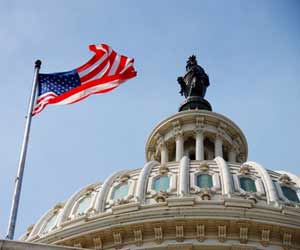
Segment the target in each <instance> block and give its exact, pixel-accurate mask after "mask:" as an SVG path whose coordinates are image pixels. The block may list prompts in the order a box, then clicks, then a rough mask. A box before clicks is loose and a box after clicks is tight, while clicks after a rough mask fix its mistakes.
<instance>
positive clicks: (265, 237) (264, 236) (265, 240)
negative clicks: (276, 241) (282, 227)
mask: <svg viewBox="0 0 300 250" xmlns="http://www.w3.org/2000/svg"><path fill="white" fill-rule="evenodd" d="M270 234H271V230H270V229H266V228H264V229H263V230H262V231H261V244H262V245H263V246H264V247H267V246H268V245H269V243H270Z"/></svg>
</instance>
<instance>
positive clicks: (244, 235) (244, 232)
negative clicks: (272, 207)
mask: <svg viewBox="0 0 300 250" xmlns="http://www.w3.org/2000/svg"><path fill="white" fill-rule="evenodd" d="M247 241H248V227H240V242H241V243H247Z"/></svg>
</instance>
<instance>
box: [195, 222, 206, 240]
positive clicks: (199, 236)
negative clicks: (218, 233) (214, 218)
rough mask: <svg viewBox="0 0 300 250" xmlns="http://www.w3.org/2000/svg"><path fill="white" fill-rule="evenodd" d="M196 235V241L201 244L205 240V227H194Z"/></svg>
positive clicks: (202, 225) (201, 225)
mask: <svg viewBox="0 0 300 250" xmlns="http://www.w3.org/2000/svg"><path fill="white" fill-rule="evenodd" d="M196 234H197V240H198V241H200V242H202V241H204V240H205V225H204V224H200V225H197V226H196Z"/></svg>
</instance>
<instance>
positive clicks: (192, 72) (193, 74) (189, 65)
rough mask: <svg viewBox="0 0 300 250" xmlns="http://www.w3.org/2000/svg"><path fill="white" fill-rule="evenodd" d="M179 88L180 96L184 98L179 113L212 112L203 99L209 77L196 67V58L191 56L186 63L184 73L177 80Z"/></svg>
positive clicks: (200, 68) (198, 66)
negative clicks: (199, 110) (203, 110)
mask: <svg viewBox="0 0 300 250" xmlns="http://www.w3.org/2000/svg"><path fill="white" fill-rule="evenodd" d="M177 81H178V83H179V85H180V87H181V89H180V92H179V93H180V94H181V95H182V96H184V97H185V98H186V101H185V103H184V104H183V105H182V106H181V107H180V109H179V110H180V111H182V110H187V109H206V110H210V111H211V110H212V109H211V106H210V104H209V103H208V102H207V101H206V100H205V99H204V96H205V93H206V89H207V87H208V86H209V77H208V75H207V74H206V73H205V71H204V69H203V68H202V67H201V66H200V65H198V63H197V60H196V56H195V55H192V56H190V57H189V59H188V60H187V62H186V73H185V75H184V76H180V77H178V78H177Z"/></svg>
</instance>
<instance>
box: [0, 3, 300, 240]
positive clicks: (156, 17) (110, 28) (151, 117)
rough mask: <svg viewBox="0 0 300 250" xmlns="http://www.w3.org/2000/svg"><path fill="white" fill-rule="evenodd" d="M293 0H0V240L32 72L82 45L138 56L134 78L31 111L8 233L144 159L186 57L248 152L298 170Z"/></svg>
mask: <svg viewBox="0 0 300 250" xmlns="http://www.w3.org/2000/svg"><path fill="white" fill-rule="evenodd" d="M299 13H300V2H299V1H297V0H289V1H286V0H281V1H276V0H273V1H271V0H269V1H268V0H263V1H261V0H253V1H241V0H240V1H233V0H232V1H225V0H220V1H216V0H213V1H211V0H206V1H205V0H201V1H199V0H194V1H173V0H172V1H171V0H168V1H167V0H166V1H158V0H157V1H138V0H136V1H124V0H119V1H96V0H89V1H62V0H52V1H33V0H27V1H13V0H4V1H1V2H0V50H1V54H2V55H1V57H0V66H1V74H2V79H1V80H2V81H1V83H0V84H1V88H2V97H1V105H0V115H1V117H2V118H1V123H0V140H1V143H0V157H1V158H0V171H1V172H0V173H1V174H0V191H1V195H0V237H4V235H5V233H6V228H7V221H8V215H9V210H10V205H11V196H12V192H13V182H14V178H15V175H16V172H17V163H18V158H19V152H20V146H21V141H22V136H23V128H24V116H25V114H26V110H27V104H28V99H29V94H30V88H31V81H32V74H33V63H34V61H35V60H36V59H38V58H39V59H41V60H42V62H43V64H42V69H41V72H57V71H58V72H59V71H65V70H71V69H73V68H76V67H77V66H80V65H82V64H83V63H84V62H85V61H86V60H87V59H89V58H90V56H91V53H90V52H89V51H88V48H87V46H88V45H89V44H93V43H107V44H110V45H111V46H112V47H113V48H114V49H115V50H116V51H118V52H120V53H122V54H124V55H127V56H131V57H134V58H135V61H136V63H135V67H136V69H137V71H138V77H136V78H135V79H133V80H130V81H128V82H126V83H125V84H124V85H122V86H120V87H119V88H118V89H116V90H115V91H113V92H111V93H108V94H105V95H97V96H96V95H95V96H92V97H90V98H88V99H86V100H84V101H83V102H80V103H77V104H74V105H71V106H54V107H47V108H46V109H45V110H44V111H43V112H42V113H41V114H40V115H39V116H37V117H35V118H34V119H33V124H32V131H31V138H30V146H29V150H28V157H27V162H26V169H25V176H24V183H23V190H22V197H21V205H20V209H19V217H18V223H17V230H16V236H17V237H18V236H20V235H21V234H22V232H24V231H25V230H26V228H27V226H28V225H30V224H32V223H35V222H36V221H37V219H38V218H39V217H40V216H41V215H42V214H43V213H44V212H45V211H46V210H48V209H50V208H51V207H53V206H54V205H55V204H56V203H58V202H60V201H65V200H66V199H67V198H68V197H70V196H71V195H72V194H73V193H74V192H75V191H77V190H78V189H80V188H81V187H83V186H85V185H87V184H89V183H93V182H98V181H103V180H104V179H105V178H106V177H107V176H108V175H110V174H111V173H112V172H114V171H118V170H121V169H131V168H139V167H142V166H143V164H144V161H145V153H144V148H145V142H146V140H147V136H148V135H149V134H150V132H151V129H152V128H154V126H155V125H156V124H157V123H158V122H159V121H160V120H162V119H164V118H166V117H168V116H170V115H172V114H174V113H175V112H177V109H178V106H179V104H180V103H181V102H182V101H183V99H182V97H181V96H180V95H179V94H178V91H179V87H178V84H177V82H176V79H177V76H179V75H182V74H183V73H184V69H185V61H186V59H187V58H188V56H190V55H191V54H195V55H197V58H198V62H199V63H200V64H201V65H202V66H203V67H204V68H205V70H206V72H207V73H208V74H209V76H210V82H211V86H210V87H209V88H208V91H207V96H206V98H207V99H208V100H209V101H210V103H211V104H212V106H213V109H214V111H215V112H218V113H221V114H224V115H225V116H227V117H229V118H230V119H232V120H233V121H234V122H235V123H237V124H238V126H239V127H240V128H241V129H242V130H243V132H244V133H245V135H246V137H247V139H248V147H249V157H248V159H250V160H254V161H257V162H259V163H261V164H262V165H263V166H265V167H266V168H269V169H273V170H280V169H283V170H288V171H290V172H293V173H295V174H297V175H299V174H300V160H299V157H298V155H299V149H300V147H299V142H300V133H299V123H300V111H299V108H300V85H299V84H300V75H299V72H300V29H299V24H300V15H299Z"/></svg>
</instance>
